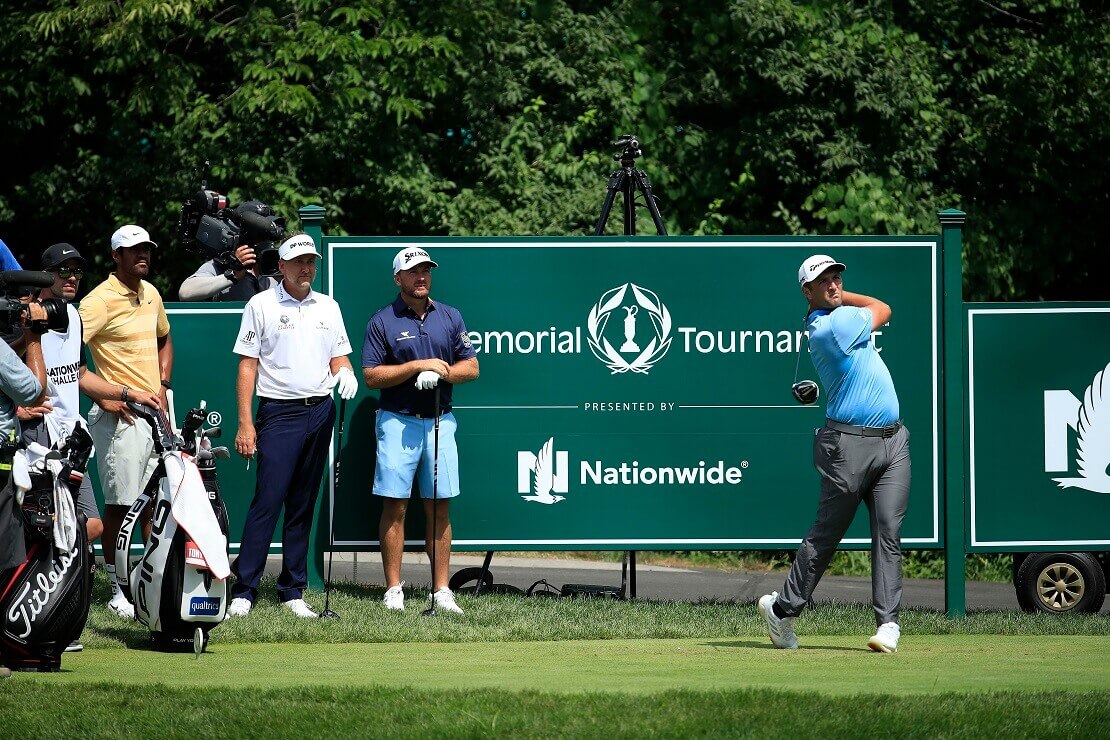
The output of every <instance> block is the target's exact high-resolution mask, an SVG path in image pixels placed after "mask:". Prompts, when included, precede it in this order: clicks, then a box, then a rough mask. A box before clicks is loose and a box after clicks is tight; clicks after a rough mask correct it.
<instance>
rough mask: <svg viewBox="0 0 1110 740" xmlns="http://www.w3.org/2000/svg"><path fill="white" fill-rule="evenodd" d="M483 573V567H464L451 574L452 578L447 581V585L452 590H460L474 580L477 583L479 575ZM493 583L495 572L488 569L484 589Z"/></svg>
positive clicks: (484, 579) (483, 582) (483, 580)
mask: <svg viewBox="0 0 1110 740" xmlns="http://www.w3.org/2000/svg"><path fill="white" fill-rule="evenodd" d="M481 575H482V569H481V568H462V569H461V570H458V571H456V572H455V575H453V576H451V580H450V581H448V582H447V587H448V588H449V589H451V590H452V591H458V590H459V589H461V588H462V587H463V586H465V585H466V584H468V583H470V582H471V581H474V583H475V584H477V583H478V577H479V576H481ZM492 585H493V574H492V573H491V572H490V571H488V570H487V571H486V577H485V578H483V579H482V589H483V590H485V588H486V587H487V586H492Z"/></svg>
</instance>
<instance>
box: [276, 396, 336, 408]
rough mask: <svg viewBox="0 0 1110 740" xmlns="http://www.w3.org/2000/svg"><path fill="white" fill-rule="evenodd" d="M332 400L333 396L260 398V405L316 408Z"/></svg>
mask: <svg viewBox="0 0 1110 740" xmlns="http://www.w3.org/2000/svg"><path fill="white" fill-rule="evenodd" d="M329 398H331V396H309V397H308V398H266V397H265V396H259V397H258V403H259V405H261V404H264V403H277V404H281V405H283V406H288V405H292V406H315V405H317V404H321V403H323V402H324V401H326V400H328V399H329Z"/></svg>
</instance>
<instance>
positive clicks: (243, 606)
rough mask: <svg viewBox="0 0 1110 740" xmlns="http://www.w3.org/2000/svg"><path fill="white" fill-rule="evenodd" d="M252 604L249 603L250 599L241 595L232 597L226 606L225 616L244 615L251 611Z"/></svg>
mask: <svg viewBox="0 0 1110 740" xmlns="http://www.w3.org/2000/svg"><path fill="white" fill-rule="evenodd" d="M252 606H254V604H252V603H251V600H250V599H244V598H243V597H241V596H240V597H239V598H237V599H232V600H231V603H230V604H229V605H228V607H227V616H229V617H245V616H247V615H248V614H250V613H251V607H252Z"/></svg>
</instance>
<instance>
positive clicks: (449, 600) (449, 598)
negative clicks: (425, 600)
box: [432, 586, 463, 614]
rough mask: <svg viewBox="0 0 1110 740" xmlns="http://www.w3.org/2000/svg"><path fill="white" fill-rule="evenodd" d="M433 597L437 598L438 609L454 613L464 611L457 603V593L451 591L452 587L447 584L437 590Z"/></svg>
mask: <svg viewBox="0 0 1110 740" xmlns="http://www.w3.org/2000/svg"><path fill="white" fill-rule="evenodd" d="M432 598H433V599H434V600H435V605H436V609H442V610H443V611H445V612H451V613H452V614H462V613H463V610H462V608H461V607H460V606H459V605H458V604H456V603H455V594H453V593H451V589H449V588H447V587H446V586H444V587H443V588H441V589H440V590H438V591H436V592H435V595H434V596H433V597H432Z"/></svg>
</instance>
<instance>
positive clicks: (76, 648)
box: [63, 640, 85, 653]
mask: <svg viewBox="0 0 1110 740" xmlns="http://www.w3.org/2000/svg"><path fill="white" fill-rule="evenodd" d="M84 649H85V646H84V645H82V644H81V641H80V640H74V641H73V642H71V643H69V645H67V646H66V649H65V650H64V651H63V652H66V653H79V652H81V651H82V650H84Z"/></svg>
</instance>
